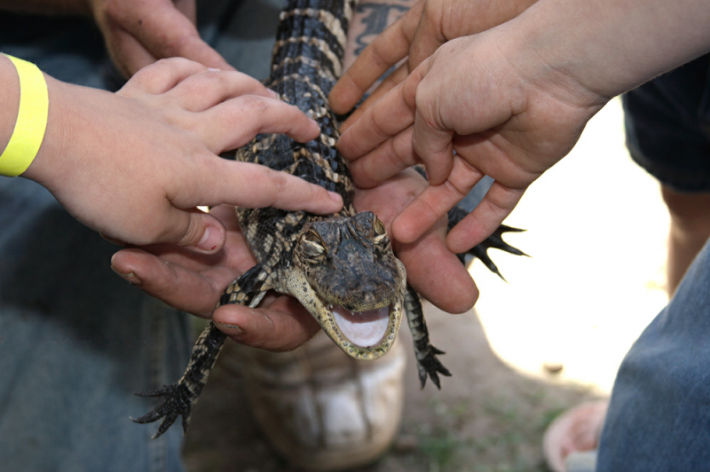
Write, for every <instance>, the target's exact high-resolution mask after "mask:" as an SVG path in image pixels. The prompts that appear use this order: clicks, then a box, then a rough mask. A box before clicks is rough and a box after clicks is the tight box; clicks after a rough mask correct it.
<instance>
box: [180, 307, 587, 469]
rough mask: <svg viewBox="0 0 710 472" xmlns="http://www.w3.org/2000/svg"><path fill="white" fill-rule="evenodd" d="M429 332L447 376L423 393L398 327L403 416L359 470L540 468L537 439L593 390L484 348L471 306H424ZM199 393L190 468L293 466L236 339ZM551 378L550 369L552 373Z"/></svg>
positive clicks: (190, 441) (189, 439)
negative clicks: (248, 385)
mask: <svg viewBox="0 0 710 472" xmlns="http://www.w3.org/2000/svg"><path fill="white" fill-rule="evenodd" d="M426 316H427V320H429V327H430V331H431V337H432V339H433V340H435V341H434V342H435V343H436V344H437V345H439V346H440V347H442V348H444V349H445V350H446V351H447V353H448V354H447V355H446V356H444V360H445V361H446V362H445V364H446V366H447V367H448V368H449V369H450V370H451V372H452V373H453V377H451V378H444V379H443V381H442V389H441V391H438V390H437V389H436V388H435V387H433V386H432V385H430V384H429V385H427V387H426V388H425V389H424V390H423V391H422V390H420V389H419V381H418V379H417V375H416V368H415V364H414V356H413V350H412V349H411V347H410V344H409V343H410V339H411V338H410V337H409V333H408V332H406V331H407V330H406V329H403V330H402V331H401V333H400V335H401V336H402V338H403V341H405V346H407V349H406V350H407V353H408V359H407V361H408V365H407V370H406V375H405V382H406V393H405V407H404V419H403V422H402V427H401V431H400V434H399V436H398V438H397V440H396V441H395V444H394V445H393V447H392V448H391V450H390V451H389V452H388V453H387V454H386V455H385V456H384V457H383V458H382V459H380V460H379V461H378V462H376V463H375V464H372V465H371V466H368V467H364V468H359V469H356V470H358V471H361V472H384V471H387V472H398V471H411V472H425V471H426V472H435V471H442V472H443V471H476V472H488V471H491V472H493V471H496V472H504V471H505V472H512V471H521V472H523V471H525V472H534V471H546V470H547V469H546V468H545V466H544V461H543V458H542V453H541V449H540V444H541V441H542V434H543V432H544V430H545V428H546V426H547V425H548V424H549V423H550V421H551V420H552V419H553V418H554V417H555V416H556V415H557V414H559V413H560V412H561V411H563V410H564V409H566V408H568V407H571V406H574V405H577V404H579V403H580V402H582V401H585V400H588V399H591V398H596V396H595V395H594V394H593V393H592V392H591V391H590V390H589V389H586V388H581V387H574V386H570V385H562V384H559V383H557V382H555V381H554V379H552V378H551V379H550V381H545V380H540V379H534V378H532V377H529V376H526V375H523V374H520V373H518V372H516V371H515V370H513V369H511V368H510V367H508V366H507V365H505V364H504V363H503V362H502V361H501V360H500V359H499V358H498V357H497V356H496V355H495V354H494V353H493V351H492V350H491V347H490V345H489V344H488V341H487V340H486V336H485V334H484V331H483V327H482V325H481V323H480V321H479V319H478V317H477V316H476V313H475V312H474V311H471V312H469V313H466V314H465V315H460V316H457V317H455V318H451V315H448V314H446V313H443V312H441V311H439V310H437V309H436V308H434V307H432V306H431V305H428V306H427V307H426ZM230 347H231V349H227V350H226V352H225V353H224V355H223V356H222V357H220V360H219V362H218V363H217V366H216V368H215V370H214V371H213V374H212V376H211V377H210V382H209V383H208V385H207V387H206V388H205V390H204V393H203V394H202V397H201V399H200V403H199V404H198V405H197V407H196V410H195V413H194V415H193V420H192V425H191V429H190V432H189V434H188V436H187V443H186V446H185V457H186V459H187V463H188V466H189V470H190V471H191V472H213V471H244V472H276V471H283V472H285V471H290V470H293V469H291V468H290V467H289V466H288V465H287V464H285V463H284V462H283V461H282V460H281V459H280V458H279V457H278V456H277V455H275V454H274V453H273V452H272V451H271V450H270V448H269V445H268V444H267V443H266V442H265V441H264V440H263V438H262V436H261V434H260V432H259V431H258V429H257V427H256V425H255V423H254V419H253V417H252V416H251V413H250V409H249V407H248V405H247V404H246V398H245V394H244V388H245V386H244V382H243V379H242V378H241V375H240V374H239V367H238V365H236V362H237V358H238V356H236V355H235V353H234V349H233V348H234V346H230ZM550 375H551V376H552V375H553V374H550Z"/></svg>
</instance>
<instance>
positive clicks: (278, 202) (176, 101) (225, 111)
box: [24, 58, 342, 254]
mask: <svg viewBox="0 0 710 472" xmlns="http://www.w3.org/2000/svg"><path fill="white" fill-rule="evenodd" d="M47 83H48V88H49V102H50V109H49V121H48V125H47V132H46V135H45V139H44V142H43V144H42V146H41V148H40V151H39V153H38V155H37V158H36V159H35V160H34V162H33V163H32V164H31V165H30V167H29V168H28V170H27V171H26V172H25V174H24V176H25V177H27V178H30V179H32V180H35V181H37V182H38V183H40V184H42V185H43V186H45V187H46V188H47V189H49V190H50V192H52V193H53V194H54V196H55V197H56V198H57V200H59V202H60V203H62V205H63V206H64V207H65V208H66V209H67V210H68V211H69V212H70V213H71V214H72V215H73V216H74V217H75V218H77V219H78V220H79V221H81V222H82V223H84V224H86V225H87V226H89V227H91V228H93V229H95V230H97V231H99V232H101V233H102V234H104V235H106V236H107V237H109V238H112V239H117V240H120V241H124V242H126V243H129V244H135V245H141V246H142V245H148V244H155V243H170V244H176V245H179V246H185V247H188V248H190V249H192V250H195V251H198V252H202V253H205V254H210V253H214V252H217V251H219V250H220V249H221V247H222V245H223V243H224V239H225V229H224V227H223V226H222V224H221V223H220V222H219V221H218V220H216V219H215V218H214V217H212V216H210V215H208V214H206V213H203V212H201V211H199V210H197V208H196V207H197V206H215V205H219V204H223V203H226V204H230V205H237V206H241V207H248V208H253V207H261V206H275V207H278V208H283V209H287V210H306V211H311V212H315V213H324V214H327V213H332V212H334V211H338V210H339V209H340V207H341V206H342V199H341V198H340V196H339V195H335V194H330V193H328V192H327V191H326V190H325V189H323V188H322V187H319V186H317V185H313V184H309V183H307V182H305V181H303V180H301V179H299V178H297V177H294V176H290V175H286V174H284V173H281V172H276V171H272V170H270V169H267V168H265V167H263V166H259V165H256V164H248V163H241V162H233V161H228V160H225V159H222V158H220V157H219V156H218V154H219V153H221V152H223V151H225V150H229V149H236V148H238V147H240V146H241V145H243V144H246V143H247V142H249V141H250V140H251V139H252V138H253V137H254V136H255V135H256V134H257V133H262V132H265V133H282V132H283V133H286V134H288V135H289V136H291V137H293V138H294V139H296V140H298V141H301V142H305V141H308V140H310V139H313V138H315V137H316V136H318V133H319V128H318V125H317V124H316V123H315V122H313V121H312V120H310V119H308V118H307V117H306V115H304V114H303V113H302V112H301V111H299V110H298V109H297V108H295V107H293V106H290V105H287V104H285V103H283V102H281V101H280V100H278V99H277V98H275V96H274V94H272V92H270V91H268V90H267V89H266V88H264V87H263V85H261V84H260V83H259V82H258V81H256V80H254V79H252V78H250V77H247V76H246V75H244V74H241V73H239V72H215V71H210V70H208V69H207V68H206V67H205V66H203V65H200V64H198V63H196V62H192V61H188V60H186V59H177V58H176V59H168V60H164V61H160V62H158V63H156V64H155V65H152V66H149V67H147V68H145V69H142V70H141V71H140V72H139V73H137V74H136V75H135V76H134V77H133V79H131V80H130V81H129V82H128V83H127V84H126V86H125V87H124V88H123V89H121V90H120V91H119V92H118V93H117V94H111V93H108V92H103V91H100V90H95V89H89V88H85V87H77V86H73V85H69V84H65V83H62V82H59V81H56V80H54V79H52V78H51V77H48V78H47Z"/></svg>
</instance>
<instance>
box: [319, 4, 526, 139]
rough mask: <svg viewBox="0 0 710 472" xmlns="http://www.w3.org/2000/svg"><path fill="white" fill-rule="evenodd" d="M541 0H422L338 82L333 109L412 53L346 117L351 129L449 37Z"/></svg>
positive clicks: (349, 102) (353, 100)
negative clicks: (378, 100)
mask: <svg viewBox="0 0 710 472" xmlns="http://www.w3.org/2000/svg"><path fill="white" fill-rule="evenodd" d="M535 1H536V0H501V1H495V2H491V1H487V0H486V1H483V0H463V1H462V0H421V1H420V2H419V3H417V4H416V5H415V6H414V7H412V8H411V9H410V10H409V11H408V12H407V13H406V14H405V15H404V16H402V17H401V18H399V19H398V20H397V21H395V22H394V23H392V25H390V26H389V27H388V28H387V29H386V30H385V31H383V32H382V33H381V34H380V35H378V36H377V37H376V38H375V39H374V41H372V42H371V43H370V45H369V46H367V47H366V48H365V49H364V50H363V51H362V53H361V54H360V55H359V56H358V57H357V59H356V60H355V62H354V63H353V64H352V65H351V66H350V67H349V68H348V70H346V71H345V73H344V74H343V76H342V77H341V78H340V80H338V83H337V84H336V85H335V87H334V88H333V91H332V92H331V94H330V103H331V107H332V108H333V111H335V112H336V113H346V112H348V111H349V110H350V109H352V108H353V107H354V106H355V104H357V102H358V100H360V98H362V96H363V95H364V94H365V92H367V91H368V90H369V89H370V87H372V85H373V84H374V83H375V82H376V81H377V80H378V79H379V78H380V77H381V76H382V75H383V74H384V73H385V72H387V71H388V70H389V69H390V68H391V67H393V66H395V65H396V64H397V63H398V62H400V61H401V60H402V59H405V58H407V60H406V61H405V62H404V63H402V64H401V65H400V66H399V67H398V68H397V69H396V70H395V71H393V72H392V73H391V74H390V75H389V76H387V78H385V79H384V81H383V82H382V83H381V84H380V85H379V86H378V87H377V89H376V90H375V91H374V92H373V93H372V94H370V96H369V97H368V98H367V99H366V100H365V101H364V102H363V103H362V104H361V105H360V106H359V107H358V109H357V110H355V112H354V113H353V114H352V115H351V116H350V117H349V119H348V120H347V121H346V122H345V123H343V125H342V126H341V130H342V131H344V130H345V129H347V128H348V127H349V126H350V125H351V124H352V123H354V122H355V120H356V119H357V118H358V117H359V116H360V115H361V114H362V113H363V112H364V111H365V110H366V109H367V108H368V107H369V106H370V105H371V104H372V103H374V102H375V101H376V100H377V99H378V98H379V97H381V96H382V95H384V94H385V93H386V92H388V91H389V90H391V89H392V88H393V87H394V86H395V85H397V84H398V83H400V82H402V81H403V80H404V79H405V78H406V77H407V75H409V73H410V71H412V70H414V69H416V67H417V66H418V65H419V64H420V63H421V62H422V61H423V60H424V59H426V58H427V57H429V56H431V55H432V54H433V53H434V51H436V50H437V49H438V48H439V46H441V45H442V44H444V43H445V42H447V41H449V40H451V39H455V38H459V37H461V36H468V35H471V34H475V33H480V32H481V31H485V30H487V29H489V28H493V27H494V26H497V25H499V24H501V23H504V22H506V21H508V20H510V19H511V18H514V17H516V16H518V15H519V14H520V13H521V12H523V11H524V10H525V9H527V8H528V7H529V6H530V5H532V4H533V3H535Z"/></svg>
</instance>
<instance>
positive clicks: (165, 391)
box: [131, 383, 193, 439]
mask: <svg viewBox="0 0 710 472" xmlns="http://www.w3.org/2000/svg"><path fill="white" fill-rule="evenodd" d="M136 395H138V396H139V397H165V398H164V399H163V401H162V402H160V404H158V405H157V406H156V407H155V408H153V409H152V410H151V411H149V412H148V413H146V414H145V415H143V416H141V417H140V418H131V420H132V421H134V422H135V423H140V424H145V423H152V422H154V421H158V420H159V419H160V418H165V419H164V420H163V422H162V423H160V427H159V428H158V432H157V433H155V434H154V435H153V439H156V438H158V437H160V436H162V434H163V433H164V432H166V431H167V430H168V428H170V426H172V425H173V423H175V420H176V419H177V418H178V416H180V415H182V430H183V433H186V432H187V428H188V426H189V425H190V415H191V413H192V404H193V401H192V399H191V393H190V391H189V390H188V389H187V387H185V386H184V385H182V384H179V383H178V384H172V385H164V386H163V388H161V389H159V390H153V391H150V392H143V393H136Z"/></svg>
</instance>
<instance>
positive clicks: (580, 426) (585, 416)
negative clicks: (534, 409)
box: [542, 400, 609, 472]
mask: <svg viewBox="0 0 710 472" xmlns="http://www.w3.org/2000/svg"><path fill="white" fill-rule="evenodd" d="M608 406H609V401H608V400H602V401H596V402H591V403H584V404H582V405H580V406H577V407H575V408H572V409H570V410H567V411H566V412H564V413H563V414H562V415H560V416H558V417H557V418H556V419H555V420H554V421H553V422H552V424H550V426H549V427H548V428H547V431H545V436H544V438H543V442H542V448H543V453H544V455H545V459H546V460H547V465H548V466H549V468H550V470H552V471H553V472H573V470H574V471H586V470H589V471H590V472H593V471H594V463H595V462H596V461H595V459H596V454H595V453H594V451H596V448H597V446H598V444H599V436H600V434H601V431H602V426H604V418H605V417H606V410H607V408H608Z"/></svg>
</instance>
